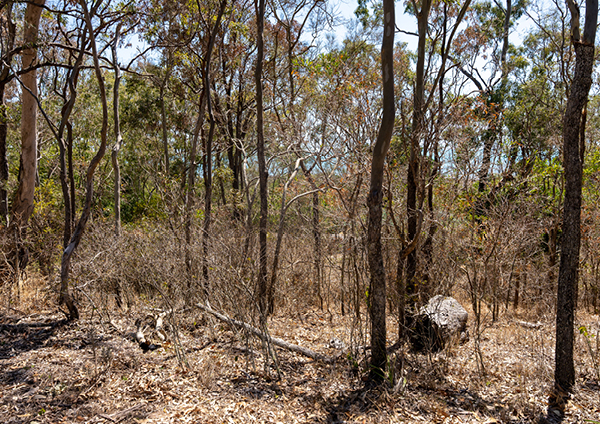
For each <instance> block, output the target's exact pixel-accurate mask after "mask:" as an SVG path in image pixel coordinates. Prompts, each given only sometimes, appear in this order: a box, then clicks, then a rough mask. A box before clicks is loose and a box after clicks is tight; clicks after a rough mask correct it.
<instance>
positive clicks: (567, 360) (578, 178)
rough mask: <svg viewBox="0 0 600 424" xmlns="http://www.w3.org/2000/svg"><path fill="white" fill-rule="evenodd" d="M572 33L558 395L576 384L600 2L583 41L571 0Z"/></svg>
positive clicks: (589, 7)
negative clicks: (586, 147)
mask: <svg viewBox="0 0 600 424" xmlns="http://www.w3.org/2000/svg"><path fill="white" fill-rule="evenodd" d="M568 3H569V7H570V9H571V21H572V35H573V38H574V39H573V41H574V45H575V54H576V62H575V75H574V76H573V83H572V85H571V90H570V94H569V99H568V101H567V106H566V109H565V116H564V120H563V155H564V157H563V164H564V169H565V200H564V210H563V224H562V236H561V249H560V269H559V275H558V297H557V304H556V350H555V371H554V385H555V389H556V391H557V392H558V393H569V392H571V390H572V389H573V385H574V384H575V367H574V364H573V339H574V334H573V324H574V315H575V302H576V299H575V297H576V295H577V289H576V288H577V284H578V267H579V248H580V240H581V186H582V167H583V161H582V154H581V153H582V149H581V146H582V144H583V143H584V142H585V140H582V139H581V135H582V132H581V122H582V111H583V108H584V106H585V104H586V102H587V97H588V93H589V91H590V87H591V84H592V70H593V65H594V40H595V35H596V22H597V18H598V0H587V1H586V19H585V28H584V34H583V38H582V39H579V11H578V10H577V6H576V5H575V4H574V3H573V2H571V1H569V2H568Z"/></svg>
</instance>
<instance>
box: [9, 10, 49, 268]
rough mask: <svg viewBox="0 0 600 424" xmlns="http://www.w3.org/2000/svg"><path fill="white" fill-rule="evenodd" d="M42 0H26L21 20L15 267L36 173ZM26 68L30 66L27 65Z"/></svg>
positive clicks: (13, 213)
mask: <svg viewBox="0 0 600 424" xmlns="http://www.w3.org/2000/svg"><path fill="white" fill-rule="evenodd" d="M44 3H45V0H36V1H33V2H31V3H28V4H27V9H26V10H25V18H24V23H23V45H24V47H23V52H22V54H21V57H22V59H21V62H22V67H23V70H25V73H24V74H23V75H22V76H21V84H22V86H23V90H22V94H21V110H22V112H21V163H20V172H19V187H18V189H17V192H16V194H15V197H14V200H13V204H12V210H11V218H10V224H9V226H8V232H9V235H10V236H11V238H12V237H14V240H15V241H16V246H15V251H14V253H13V255H15V256H14V258H13V259H12V260H13V266H15V267H18V266H19V262H21V261H22V260H23V258H22V256H23V255H24V247H23V246H22V241H23V239H24V231H25V229H26V227H27V223H28V221H29V218H30V217H31V214H32V213H33V206H34V202H33V196H34V192H35V178H36V175H37V155H38V139H37V112H38V105H37V101H38V99H37V95H38V89H37V71H36V69H35V65H36V64H37V47H36V44H37V37H38V29H39V26H40V17H41V14H42V6H43V5H44ZM29 68H30V69H29Z"/></svg>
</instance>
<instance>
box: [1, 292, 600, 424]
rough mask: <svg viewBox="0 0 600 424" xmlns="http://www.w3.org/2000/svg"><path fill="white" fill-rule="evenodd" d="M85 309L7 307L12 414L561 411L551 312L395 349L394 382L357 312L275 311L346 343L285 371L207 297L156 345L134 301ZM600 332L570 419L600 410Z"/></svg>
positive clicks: (289, 332)
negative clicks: (382, 374)
mask: <svg viewBox="0 0 600 424" xmlns="http://www.w3.org/2000/svg"><path fill="white" fill-rule="evenodd" d="M82 315H83V318H82V319H81V320H79V321H78V322H74V323H67V322H66V321H64V320H63V317H64V315H61V314H60V313H58V312H57V310H56V309H55V308H54V309H53V308H52V305H51V304H43V302H42V303H39V304H37V305H32V306H31V307H28V308H27V310H23V309H21V310H20V311H16V310H8V311H7V310H6V308H4V309H3V310H2V312H0V422H3V423H7V424H9V423H31V424H33V423H40V424H42V423H264V422H269V423H400V422H405V423H420V422H424V423H488V424H491V423H530V422H559V420H558V415H556V416H555V413H554V412H553V411H548V407H547V399H548V394H549V391H550V388H551V383H552V375H553V360H554V341H553V334H554V328H553V324H552V322H551V320H550V319H548V320H543V321H541V322H539V323H538V322H535V323H533V325H531V324H532V323H531V322H522V321H521V320H519V319H518V317H515V316H509V315H508V314H507V315H506V316H504V317H503V318H501V319H500V320H499V321H497V322H495V323H491V322H490V323H488V324H487V326H486V328H485V329H484V330H483V331H482V332H480V336H479V338H478V337H477V335H476V334H474V329H473V328H471V339H470V341H469V342H467V343H466V344H463V345H454V346H451V347H449V348H447V349H445V350H444V351H442V352H441V353H438V354H431V355H422V354H416V353H411V352H410V351H409V350H408V349H407V348H402V349H400V350H398V351H396V352H395V353H394V354H393V355H392V356H391V360H390V363H392V364H394V365H393V370H394V372H393V380H394V383H393V385H392V384H387V385H383V386H382V387H375V388H369V387H368V386H367V385H366V382H365V381H364V380H365V369H364V363H365V360H366V358H365V357H364V356H362V357H361V354H360V352H361V351H360V350H356V349H355V350H354V355H353V354H352V352H349V351H347V350H344V349H347V347H348V346H350V345H351V341H352V340H351V339H352V338H354V339H357V338H356V330H355V331H352V330H351V329H352V328H353V326H352V318H351V317H348V316H345V317H343V316H340V315H338V314H337V313H334V312H333V311H330V312H327V311H320V310H318V309H316V310H307V311H302V312H301V313H299V312H296V313H292V312H290V311H286V312H285V313H284V312H283V311H282V312H280V313H279V314H276V316H275V317H273V318H272V319H271V320H270V321H269V329H270V332H271V335H272V336H275V337H279V338H282V339H284V340H286V341H288V342H291V343H296V344H299V345H302V346H305V347H308V348H311V349H313V350H315V351H318V352H320V353H322V354H325V355H329V356H338V359H337V360H336V361H334V362H333V363H330V364H326V363H322V362H316V361H313V360H311V359H309V358H306V357H302V356H299V355H297V354H293V353H290V352H287V351H283V350H280V349H276V350H275V354H276V356H277V362H278V364H279V375H280V378H278V373H277V369H276V367H275V366H274V365H273V362H272V360H270V361H269V362H268V364H267V366H266V367H265V362H264V358H265V356H264V355H263V352H264V350H263V349H262V347H261V344H260V343H259V342H257V341H256V340H255V339H251V338H245V337H244V336H243V335H240V334H239V333H236V332H235V331H232V329H231V328H230V327H229V326H227V325H226V324H223V323H221V322H216V321H212V320H211V319H208V318H202V314H201V313H200V312H199V311H196V312H193V313H191V312H190V313H188V316H187V317H186V319H182V320H181V325H180V328H179V331H178V334H179V337H180V341H179V343H174V342H171V343H167V344H165V345H163V346H162V347H161V348H159V349H157V350H154V351H150V352H147V353H144V352H143V351H142V350H141V349H140V347H139V346H138V344H137V343H136V342H135V341H134V340H133V338H132V337H131V334H130V333H131V332H132V331H133V330H134V322H135V319H136V315H135V314H134V313H133V312H130V313H127V314H126V313H121V314H120V315H118V316H113V317H112V319H113V323H114V324H115V325H116V327H118V328H119V330H117V328H115V327H114V326H112V325H110V324H107V322H106V319H104V320H103V319H101V318H100V317H99V316H98V314H97V313H95V314H92V312H91V311H90V310H88V311H84V313H83V314H82ZM192 315H194V316H193V317H192ZM471 318H472V317H471ZM578 319H579V322H580V324H581V325H585V326H586V329H588V330H589V333H588V337H589V336H590V335H591V334H597V332H598V328H599V327H600V325H599V324H600V322H599V318H598V316H597V315H585V314H580V315H579V318H578ZM195 321H197V322H195ZM470 323H472V319H470ZM390 327H391V328H390V340H392V341H393V340H395V337H394V328H393V323H391V325H390ZM334 338H335V339H337V340H339V341H341V342H343V343H344V345H345V346H346V348H343V349H340V348H339V347H340V346H339V345H338V343H331V340H332V339H334ZM478 339H479V340H478ZM587 340H592V344H588V341H587ZM477 342H479V345H480V348H479V349H477ZM593 343H595V340H594V338H593V337H591V338H589V339H586V338H585V337H584V335H580V334H578V336H577V346H576V355H577V362H576V369H577V375H578V379H577V385H576V390H575V394H574V396H573V399H572V400H571V401H570V402H569V404H568V407H567V409H566V411H565V415H564V417H563V421H562V422H565V423H597V422H600V382H599V381H598V375H597V372H596V369H595V366H594V364H593V362H592V361H593V360H594V359H595V360H598V358H597V356H596V357H594V355H593V354H594V353H595V354H596V355H597V351H596V350H594V349H595V348H597V345H594V344H593ZM354 344H355V345H356V344H358V343H357V342H356V341H355V343H354ZM334 345H335V346H334ZM590 349H591V350H590ZM478 351H480V352H481V359H483V361H482V364H483V369H482V365H481V361H480V360H479V359H478V358H479V355H478V353H477V352H478Z"/></svg>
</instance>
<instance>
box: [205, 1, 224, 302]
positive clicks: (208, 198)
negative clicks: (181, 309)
mask: <svg viewBox="0 0 600 424" xmlns="http://www.w3.org/2000/svg"><path fill="white" fill-rule="evenodd" d="M226 5H227V0H222V1H221V5H220V7H219V13H218V15H217V19H216V22H215V25H214V27H213V29H212V32H211V34H210V39H209V42H208V50H207V53H206V59H205V60H206V64H205V69H204V89H205V90H206V108H207V111H208V119H209V122H210V128H209V130H208V138H207V139H206V151H205V154H206V156H205V158H206V159H205V161H204V170H205V178H204V188H205V191H204V194H205V197H204V225H203V226H202V253H203V256H202V276H203V279H204V291H205V293H208V284H209V279H208V240H209V238H210V224H211V219H212V215H211V213H212V150H213V148H212V144H213V138H214V135H215V117H214V114H213V107H212V102H211V97H210V96H211V95H210V61H211V56H212V51H213V48H214V45H215V40H216V39H217V32H218V29H219V26H220V25H221V19H222V17H223V13H225V6H226Z"/></svg>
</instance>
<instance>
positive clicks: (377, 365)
mask: <svg viewBox="0 0 600 424" xmlns="http://www.w3.org/2000/svg"><path fill="white" fill-rule="evenodd" d="M383 25H384V26H383V40H382V42H381V72H382V80H383V116H382V119H381V126H380V128H379V133H378V134H377V140H376V142H375V146H374V147H373V159H372V162H371V187H370V190H369V195H368V198H367V203H368V205H369V221H368V229H367V243H368V258H369V270H370V273H371V280H370V288H369V295H368V305H369V314H370V317H371V373H370V377H371V379H372V380H374V381H383V380H384V378H385V369H386V365H387V352H386V339H387V330H386V311H385V307H386V281H385V268H384V263H383V253H382V247H381V217H382V203H383V176H384V169H385V158H386V155H387V152H388V149H389V147H390V142H391V139H392V133H393V131H394V119H395V112H396V110H395V103H394V33H395V25H396V19H395V15H394V0H383Z"/></svg>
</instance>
